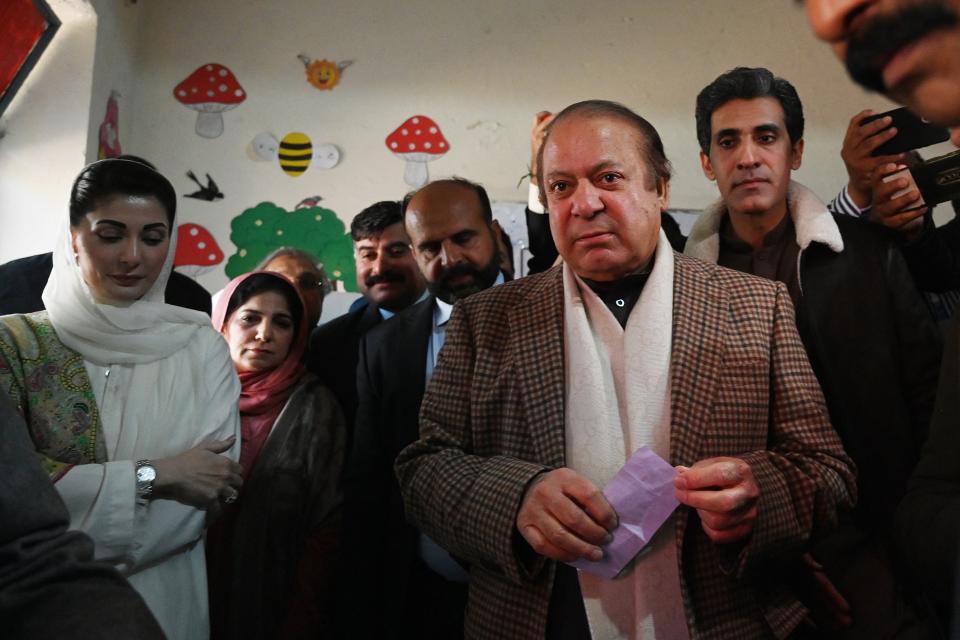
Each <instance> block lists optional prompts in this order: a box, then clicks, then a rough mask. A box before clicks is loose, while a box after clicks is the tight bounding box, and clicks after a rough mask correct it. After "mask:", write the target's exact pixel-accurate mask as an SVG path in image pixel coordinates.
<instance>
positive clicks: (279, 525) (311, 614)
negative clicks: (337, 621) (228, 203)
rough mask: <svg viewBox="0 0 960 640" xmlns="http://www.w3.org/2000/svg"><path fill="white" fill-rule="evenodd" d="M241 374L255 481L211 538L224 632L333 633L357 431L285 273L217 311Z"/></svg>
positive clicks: (236, 294)
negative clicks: (329, 380)
mask: <svg viewBox="0 0 960 640" xmlns="http://www.w3.org/2000/svg"><path fill="white" fill-rule="evenodd" d="M213 326H214V328H216V329H217V330H218V331H220V333H221V335H223V337H224V338H225V339H226V341H227V344H228V345H229V347H230V357H231V359H232V360H233V363H234V366H235V367H236V369H237V373H238V374H239V376H240V385H241V387H242V392H241V394H240V427H241V429H240V431H241V447H240V464H241V465H242V466H243V475H244V485H243V489H242V491H241V493H240V496H239V499H238V500H237V501H236V502H235V503H233V504H230V505H227V508H226V509H225V511H224V514H223V516H222V517H221V518H220V519H219V520H218V521H217V522H216V523H215V524H214V525H213V526H212V527H211V529H210V531H209V534H208V537H207V565H208V573H209V576H210V577H209V585H210V615H211V636H212V637H213V638H241V637H242V638H283V637H301V636H303V637H323V632H324V631H328V630H329V629H330V606H329V603H330V601H331V595H332V594H331V591H332V584H331V576H332V561H333V557H332V556H333V553H334V552H335V549H336V541H337V532H338V528H339V517H340V503H341V493H340V482H339V479H340V473H341V469H342V466H343V458H344V453H345V447H346V430H345V426H344V420H343V415H342V412H341V410H340V407H339V405H338V404H337V402H336V400H335V399H334V397H333V395H332V394H331V393H330V391H329V390H328V389H327V388H326V387H324V386H323V385H322V384H321V383H320V381H319V380H318V379H317V378H315V377H314V376H313V375H311V374H309V373H307V372H306V370H305V369H304V368H303V365H302V364H301V360H302V358H303V353H304V350H305V349H306V345H307V339H308V336H309V329H310V327H308V326H307V321H306V316H305V311H304V304H303V301H302V299H301V298H300V296H299V294H298V293H297V291H296V289H294V287H293V285H291V284H290V283H289V282H288V281H287V280H286V279H285V278H283V277H282V276H280V275H278V274H276V273H271V272H265V271H261V272H254V273H248V274H246V275H243V276H240V277H239V278H236V279H234V280H233V281H232V282H231V283H230V284H229V285H227V288H226V289H224V292H223V295H222V296H221V297H220V299H219V300H218V302H217V305H216V307H215V308H214V310H213Z"/></svg>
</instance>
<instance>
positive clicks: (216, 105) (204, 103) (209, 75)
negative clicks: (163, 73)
mask: <svg viewBox="0 0 960 640" xmlns="http://www.w3.org/2000/svg"><path fill="white" fill-rule="evenodd" d="M173 96H174V97H175V98H176V99H177V100H178V101H179V102H180V103H182V104H183V105H185V106H187V107H189V108H190V109H193V110H195V111H197V112H198V113H197V135H198V136H203V137H204V138H216V137H218V136H219V135H220V134H221V133H223V116H222V115H220V114H222V113H223V112H224V111H227V110H229V109H233V108H234V107H235V106H237V105H238V104H240V103H241V102H243V101H244V100H246V99H247V93H246V92H245V91H244V90H243V87H241V86H240V83H239V82H237V78H236V77H235V76H234V75H233V72H232V71H230V69H227V68H226V67H225V66H223V65H222V64H217V63H215V62H212V63H210V64H205V65H203V66H202V67H200V68H199V69H197V70H196V71H194V72H193V73H191V74H190V75H189V76H188V77H187V79H186V80H184V81H183V82H181V83H180V84H178V85H177V86H176V87H174V88H173Z"/></svg>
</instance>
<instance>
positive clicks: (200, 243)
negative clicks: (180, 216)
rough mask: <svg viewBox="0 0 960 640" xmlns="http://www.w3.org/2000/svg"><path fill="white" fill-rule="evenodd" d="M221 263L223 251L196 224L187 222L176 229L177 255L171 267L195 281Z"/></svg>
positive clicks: (207, 233) (210, 235) (209, 235)
mask: <svg viewBox="0 0 960 640" xmlns="http://www.w3.org/2000/svg"><path fill="white" fill-rule="evenodd" d="M221 262H223V251H221V250H220V246H219V245H218V244H217V241H216V240H214V239H213V234H212V233H210V232H209V231H207V230H206V229H204V228H203V227H201V226H200V225H198V224H193V223H192V222H188V223H185V224H182V225H180V228H179V229H177V253H176V255H175V256H174V257H173V266H174V267H176V269H177V271H179V272H180V273H183V274H184V275H188V276H190V277H191V278H194V279H196V277H197V276H199V275H200V274H202V273H206V272H207V271H209V270H210V269H212V268H213V267H215V266H216V265H218V264H220V263H221Z"/></svg>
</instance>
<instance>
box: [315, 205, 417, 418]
mask: <svg viewBox="0 0 960 640" xmlns="http://www.w3.org/2000/svg"><path fill="white" fill-rule="evenodd" d="M350 236H351V237H352V238H353V252H354V260H355V262H356V265H357V286H358V287H360V291H362V292H363V300H364V302H365V303H366V304H363V305H361V306H360V307H358V308H357V309H355V310H353V311H350V312H348V313H345V314H343V315H342V316H339V317H337V318H334V319H333V320H331V321H330V322H327V323H326V324H324V325H323V326H321V327H317V328H316V329H314V330H313V334H312V335H311V336H310V350H309V351H308V354H307V368H308V369H309V370H310V371H312V372H313V373H314V374H316V375H317V376H318V377H319V378H320V379H321V380H322V381H323V383H324V384H325V385H327V387H329V388H330V390H331V391H333V395H334V396H336V398H337V400H338V401H339V402H340V406H341V407H342V408H343V413H344V416H345V417H346V419H347V426H348V428H351V430H352V426H353V420H354V415H355V413H356V409H357V373H356V372H357V349H359V347H360V339H361V338H362V337H363V335H364V334H365V333H366V332H367V331H369V330H370V329H371V328H373V327H375V326H376V325H378V324H379V323H380V322H381V321H383V320H385V319H386V318H389V317H391V316H393V314H395V313H397V312H399V311H402V310H404V309H406V308H407V307H409V306H410V305H411V304H413V303H414V302H416V301H417V300H418V299H419V298H420V297H422V296H423V291H424V288H425V286H426V284H425V283H424V281H423V276H422V275H420V270H419V269H417V263H416V261H415V260H414V259H413V254H412V253H411V252H410V238H408V237H407V232H406V230H405V229H404V228H403V216H402V214H401V212H400V203H399V202H393V201H383V202H377V203H375V204H372V205H370V206H369V207H367V208H366V209H364V210H363V211H361V212H360V213H358V214H357V215H356V216H355V217H354V218H353V222H351V223H350Z"/></svg>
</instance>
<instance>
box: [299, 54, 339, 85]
mask: <svg viewBox="0 0 960 640" xmlns="http://www.w3.org/2000/svg"><path fill="white" fill-rule="evenodd" d="M297 58H299V59H300V62H302V63H303V66H304V67H306V69H307V82H309V83H310V84H312V85H313V86H314V87H316V88H317V89H320V90H321V91H330V90H331V89H333V88H334V87H335V86H337V85H338V84H340V78H341V77H342V76H343V70H344V69H346V68H347V67H349V66H350V65H352V64H353V60H344V61H343V62H340V63H337V62H331V61H330V60H311V59H310V58H309V57H307V56H305V55H303V54H302V53H301V54H300V55H298V56H297Z"/></svg>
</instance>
